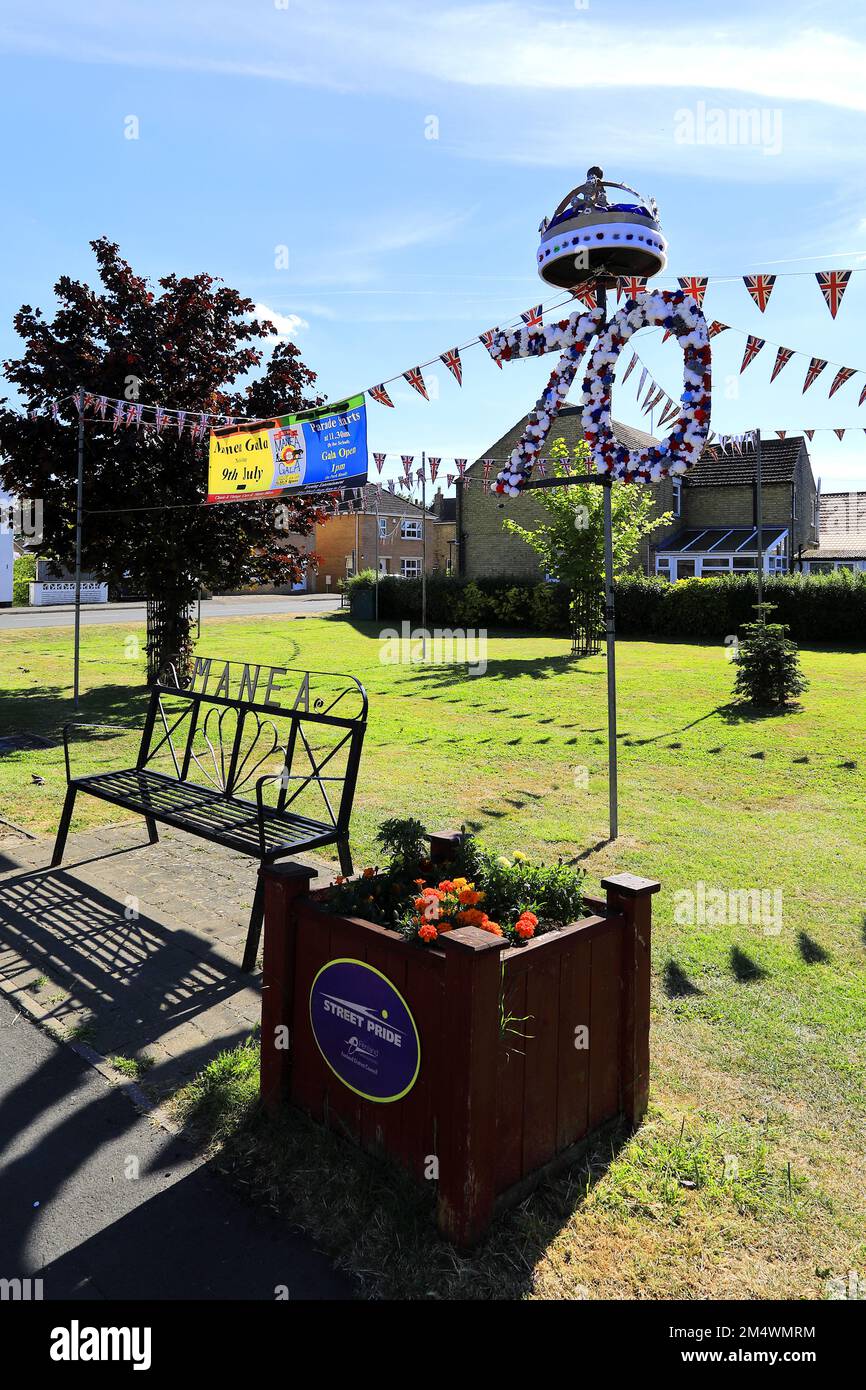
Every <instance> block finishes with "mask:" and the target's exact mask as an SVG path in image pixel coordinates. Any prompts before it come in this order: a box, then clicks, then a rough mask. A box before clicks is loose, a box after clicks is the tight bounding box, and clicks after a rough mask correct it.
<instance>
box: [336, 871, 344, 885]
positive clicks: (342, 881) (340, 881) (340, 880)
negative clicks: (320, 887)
mask: <svg viewBox="0 0 866 1390" xmlns="http://www.w3.org/2000/svg"><path fill="white" fill-rule="evenodd" d="M345 882H346V880H345V879H344V877H343V875H342V874H337V877H336V878H335V879H334V884H335V885H336V884H338V883H345Z"/></svg>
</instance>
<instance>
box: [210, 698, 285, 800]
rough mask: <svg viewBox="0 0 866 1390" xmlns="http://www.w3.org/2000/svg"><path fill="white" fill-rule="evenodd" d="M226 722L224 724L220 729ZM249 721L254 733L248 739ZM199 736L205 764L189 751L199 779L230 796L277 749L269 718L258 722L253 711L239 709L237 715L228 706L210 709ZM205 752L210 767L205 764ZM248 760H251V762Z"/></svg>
mask: <svg viewBox="0 0 866 1390" xmlns="http://www.w3.org/2000/svg"><path fill="white" fill-rule="evenodd" d="M226 720H228V724H227V726H225V727H224V725H225V721H226ZM239 720H243V731H242V733H241V741H240V745H239V747H238V751H237V762H236V765H235V768H234V771H233V773H232V766H231V762H232V754H233V752H234V748H235V740H236V738H237V731H238V721H239ZM250 721H252V723H254V725H255V732H254V733H253V734H252V737H249V738H248V737H247V727H248V724H249V723H250ZM201 736H202V738H203V739H204V742H205V743H206V745H207V753H205V752H204V750H202V757H203V758H204V759H205V762H204V763H203V762H202V761H201V759H200V758H199V755H198V754H197V753H196V752H195V751H194V750H191V752H190V756H191V758H192V760H193V762H194V763H195V764H196V766H197V767H198V769H199V771H200V772H201V774H202V776H203V777H206V778H207V780H208V781H209V782H210V783H211V784H212V785H213V786H215V787H216V788H217V789H218V790H219V791H221V792H229V793H231V794H232V795H233V794H234V793H236V792H237V791H238V790H239V789H240V788H241V787H243V786H245V785H246V783H248V782H250V781H251V780H252V778H253V777H254V776H255V774H256V773H257V772H258V770H259V768H260V767H261V766H262V764H263V763H266V762H267V761H268V759H269V758H272V757H273V756H274V754H275V753H276V751H277V749H278V748H280V746H281V740H280V734H279V730H278V729H277V726H276V724H275V723H274V721H273V720H272V719H262V718H261V717H260V716H259V715H258V714H257V713H256V711H255V710H241V711H240V713H239V712H238V711H237V710H236V709H234V708H233V707H231V706H226V708H225V709H218V708H217V706H216V705H213V706H211V708H210V709H209V710H208V712H207V714H206V715H205V718H204V723H203V724H202V725H201ZM208 753H209V754H210V764H211V766H210V767H208V766H207V765H206V764H207V757H208ZM251 759H254V761H253V762H252V763H250V760H251ZM230 776H231V783H230V784H229V777H230Z"/></svg>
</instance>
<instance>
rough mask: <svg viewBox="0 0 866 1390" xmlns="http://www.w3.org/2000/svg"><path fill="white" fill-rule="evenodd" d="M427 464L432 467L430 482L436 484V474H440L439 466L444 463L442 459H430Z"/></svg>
mask: <svg viewBox="0 0 866 1390" xmlns="http://www.w3.org/2000/svg"><path fill="white" fill-rule="evenodd" d="M427 462H428V463H429V465H430V481H431V483H435V481H436V474H437V473H438V472H439V465H440V463H441V462H442V460H441V459H434V458H429V459H428V460H427Z"/></svg>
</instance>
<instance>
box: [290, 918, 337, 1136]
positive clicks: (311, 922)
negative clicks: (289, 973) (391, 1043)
mask: <svg viewBox="0 0 866 1390" xmlns="http://www.w3.org/2000/svg"><path fill="white" fill-rule="evenodd" d="M330 935H331V931H330V925H329V922H328V919H327V918H324V917H323V918H319V916H318V915H317V914H311V913H307V912H304V911H302V912H301V913H300V914H299V921H298V939H297V948H296V954H295V1003H294V1015H293V1016H294V1029H293V1038H292V1049H293V1054H294V1056H293V1062H292V1100H293V1101H294V1103H295V1104H296V1105H300V1106H303V1108H304V1109H305V1110H309V1111H310V1114H311V1115H314V1116H315V1117H316V1119H317V1120H321V1119H322V1118H323V1113H324V1112H323V1108H322V1103H323V1100H324V1084H325V1072H327V1070H328V1069H327V1067H326V1066H325V1063H324V1061H323V1059H322V1055H321V1053H320V1052H319V1049H318V1047H317V1046H316V1040H315V1038H314V1037H313V1030H312V1028H311V1027H310V986H311V985H312V982H313V979H314V977H315V974H316V971H317V970H319V968H320V967H321V966H322V965H324V964H325V961H327V960H329V959H330ZM329 1074H330V1073H329Z"/></svg>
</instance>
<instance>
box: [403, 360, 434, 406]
mask: <svg viewBox="0 0 866 1390" xmlns="http://www.w3.org/2000/svg"><path fill="white" fill-rule="evenodd" d="M403 380H404V381H408V383H409V385H410V386H411V387H412V389H413V390H414V391H417V392H418V395H419V396H423V397H424V399H425V401H429V399H430V397H429V396H428V395H427V387H426V386H425V385H424V378H423V376H422V375H421V368H420V367H411V368H410V369H409V371H408V372H404V373H403Z"/></svg>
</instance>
